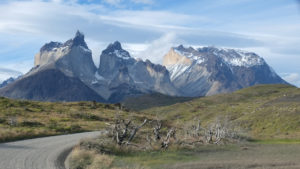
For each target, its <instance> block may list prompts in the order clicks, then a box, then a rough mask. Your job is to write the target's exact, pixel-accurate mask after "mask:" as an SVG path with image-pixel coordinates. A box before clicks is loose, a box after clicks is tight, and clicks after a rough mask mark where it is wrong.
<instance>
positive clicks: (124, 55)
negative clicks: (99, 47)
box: [102, 41, 131, 60]
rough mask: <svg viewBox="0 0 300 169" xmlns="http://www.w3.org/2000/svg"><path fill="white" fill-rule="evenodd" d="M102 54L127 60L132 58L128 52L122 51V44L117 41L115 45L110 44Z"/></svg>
mask: <svg viewBox="0 0 300 169" xmlns="http://www.w3.org/2000/svg"><path fill="white" fill-rule="evenodd" d="M102 53H103V54H107V55H114V56H117V57H118V58H121V59H125V60H128V59H130V58H131V57H130V54H129V53H128V52H127V51H126V50H124V49H122V46H121V43H120V42H119V41H115V42H114V43H111V44H109V45H108V46H107V48H106V49H105V50H104V51H103V52H102Z"/></svg>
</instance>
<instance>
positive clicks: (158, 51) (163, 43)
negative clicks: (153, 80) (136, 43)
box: [135, 33, 179, 64]
mask: <svg viewBox="0 0 300 169" xmlns="http://www.w3.org/2000/svg"><path fill="white" fill-rule="evenodd" d="M178 43H179V40H178V38H177V36H176V34H175V33H167V34H165V35H163V36H162V37H160V38H159V39H156V40H154V41H152V42H151V43H150V44H147V47H144V49H143V50H140V51H136V52H135V57H138V58H141V59H143V60H145V59H148V60H150V61H151V62H153V63H159V64H162V60H163V56H164V55H165V54H166V53H167V52H168V51H169V50H170V48H171V47H173V46H174V45H175V44H178Z"/></svg>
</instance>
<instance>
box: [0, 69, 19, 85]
mask: <svg viewBox="0 0 300 169" xmlns="http://www.w3.org/2000/svg"><path fill="white" fill-rule="evenodd" d="M20 75H22V73H21V72H19V71H16V70H12V69H7V68H0V83H2V82H3V81H4V80H6V79H8V78H10V77H14V78H15V77H18V76H20Z"/></svg>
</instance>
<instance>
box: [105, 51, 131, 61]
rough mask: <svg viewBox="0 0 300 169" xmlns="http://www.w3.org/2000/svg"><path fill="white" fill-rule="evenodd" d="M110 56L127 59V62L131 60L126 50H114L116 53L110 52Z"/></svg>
mask: <svg viewBox="0 0 300 169" xmlns="http://www.w3.org/2000/svg"><path fill="white" fill-rule="evenodd" d="M109 54H115V55H116V56H117V57H118V58H121V59H125V60H128V59H130V56H129V54H128V52H126V51H124V50H114V52H109Z"/></svg>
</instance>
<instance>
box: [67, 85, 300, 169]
mask: <svg viewBox="0 0 300 169" xmlns="http://www.w3.org/2000/svg"><path fill="white" fill-rule="evenodd" d="M299 102H300V90H299V89H297V88H295V87H292V86H287V85H261V86H255V87H251V88H247V89H243V90H240V91H237V92H234V93H232V94H221V95H216V96H211V97H203V98H198V99H194V100H191V101H187V102H183V103H177V104H174V105H170V106H163V107H153V108H150V109H147V110H142V112H140V113H141V114H145V115H147V116H148V117H150V119H149V118H148V119H143V118H140V119H134V120H132V119H126V118H116V117H118V116H115V120H114V123H111V125H110V127H109V128H108V129H107V131H108V133H107V134H106V135H103V136H101V137H99V138H97V139H93V140H83V141H82V142H81V143H80V145H79V146H78V147H77V148H76V151H77V156H80V155H81V153H83V154H84V153H86V152H93V153H95V156H94V157H96V156H99V157H98V158H100V157H101V156H105V157H107V158H109V159H110V160H108V161H109V165H105V166H106V167H104V168H276V169H277V168H278V169H279V168H299V167H300V163H299V162H298V158H297V157H296V156H298V155H297V154H298V153H299V152H300V149H299V140H300V135H299V134H300V104H299ZM71 157H73V154H71ZM70 159H71V161H72V158H70ZM274 159H275V160H274ZM95 162H97V163H98V162H99V161H97V160H95ZM71 163H72V162H71ZM78 166H80V164H78V163H77V165H73V166H72V168H74V169H75V168H76V169H78V168H80V167H78ZM90 166H94V160H93V159H92V160H90V163H89V164H88V165H86V167H85V168H89V167H90ZM99 166H101V165H98V167H99Z"/></svg>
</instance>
